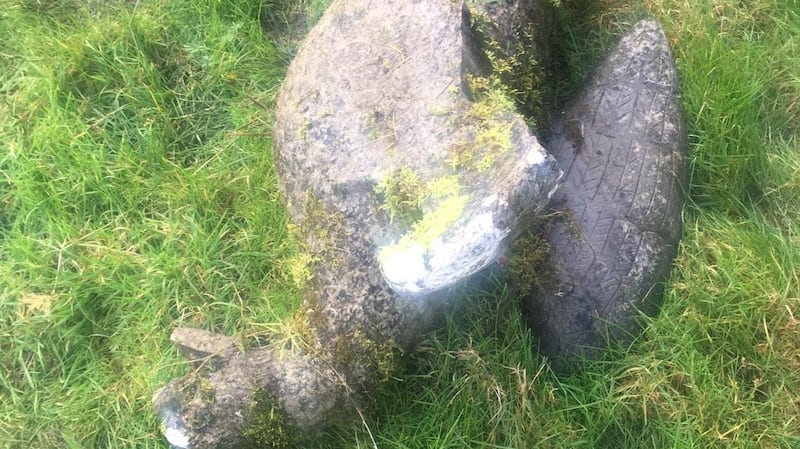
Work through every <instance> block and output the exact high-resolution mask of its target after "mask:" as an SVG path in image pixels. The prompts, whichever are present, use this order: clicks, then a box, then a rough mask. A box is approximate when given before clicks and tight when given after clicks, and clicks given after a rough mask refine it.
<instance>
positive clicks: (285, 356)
mask: <svg viewBox="0 0 800 449" xmlns="http://www.w3.org/2000/svg"><path fill="white" fill-rule="evenodd" d="M553 13H554V11H553V9H552V6H551V4H550V2H549V0H529V1H525V0H509V1H502V2H494V1H485V0H481V1H477V0H475V1H466V2H461V1H452V0H425V1H422V0H372V1H369V2H365V1H357V0H335V1H334V2H333V4H332V5H331V6H330V8H329V9H328V11H327V12H326V13H325V15H324V16H323V17H322V19H321V20H320V22H319V23H318V24H317V25H316V26H315V27H314V28H313V30H312V31H311V32H310V34H309V35H308V37H307V39H306V40H305V42H304V43H303V45H302V47H301V48H300V49H299V51H298V54H297V56H296V58H295V60H294V61H293V62H292V64H291V66H290V67H289V70H288V73H287V75H286V80H285V82H284V84H283V86H282V88H281V90H280V93H279V96H278V100H277V110H276V121H275V129H274V135H273V143H274V152H275V154H274V157H275V163H276V168H277V170H278V174H279V182H280V185H281V188H282V193H283V199H284V201H285V203H286V207H287V210H288V212H289V215H290V217H291V220H292V222H293V224H294V228H295V230H296V231H297V234H298V236H299V237H300V238H301V239H302V240H303V241H304V242H305V246H306V252H307V257H306V259H307V260H308V261H309V267H308V270H309V272H311V273H313V277H311V279H309V280H308V281H307V285H306V288H305V293H304V302H303V306H302V310H301V311H299V312H298V314H297V315H296V316H295V317H294V318H293V319H292V320H289V321H288V322H287V325H286V326H285V327H286V328H290V329H291V331H290V332H288V333H287V335H274V336H272V340H271V341H269V342H267V343H265V344H263V345H261V346H259V347H253V348H246V350H240V349H239V348H238V346H237V345H236V344H234V342H233V340H231V339H230V338H228V337H222V336H218V335H214V334H209V333H206V332H203V331H197V330H194V331H193V330H187V329H176V330H175V332H174V333H173V336H172V340H173V342H174V343H175V344H176V345H177V346H178V347H179V348H180V349H181V350H182V351H183V352H184V353H187V354H189V355H190V357H199V358H200V360H199V362H200V363H198V364H197V369H196V371H195V372H193V373H191V374H189V375H187V376H184V377H183V378H179V379H176V380H173V381H172V382H170V383H169V384H168V385H166V386H164V387H163V388H161V389H160V390H159V391H157V392H156V394H155V395H154V405H155V408H156V410H157V412H158V413H159V414H160V416H161V418H162V420H163V423H164V428H165V429H164V432H165V435H166V436H167V439H168V440H169V441H170V443H171V444H172V445H173V446H174V447H176V448H181V449H186V448H191V449H207V448H232V447H241V446H246V445H252V446H255V447H261V446H265V447H280V446H281V445H285V444H289V443H292V442H294V441H297V440H300V439H303V438H306V437H309V436H313V435H314V434H317V433H318V432H319V431H321V430H324V429H325V428H326V426H327V425H329V424H331V423H332V422H334V421H336V420H337V419H343V417H344V419H346V418H347V417H353V416H354V414H360V413H361V410H362V405H363V404H366V403H367V402H368V401H367V399H368V397H369V394H370V392H371V391H374V389H375V388H376V387H377V386H378V385H379V384H380V383H381V382H383V381H385V380H386V379H388V377H389V376H390V374H391V373H392V371H393V369H394V361H395V358H396V357H397V356H398V355H399V354H401V353H403V352H404V351H408V350H410V349H412V348H413V346H414V344H415V343H416V342H417V341H418V339H419V338H421V336H422V335H423V334H424V333H425V332H427V331H430V330H432V329H433V328H434V327H435V326H436V325H437V324H438V323H439V322H440V320H441V318H442V317H443V313H444V311H445V310H447V309H448V308H449V307H453V306H455V305H457V303H458V298H459V297H461V296H463V293H465V292H466V291H468V290H469V289H470V288H471V287H472V286H473V284H475V283H476V282H478V280H479V279H480V277H481V276H480V273H481V272H482V271H484V270H486V269H487V267H490V266H492V265H493V262H495V261H496V260H497V259H498V257H500V256H501V255H503V254H505V253H506V252H507V251H508V245H509V242H510V241H511V240H512V239H513V238H514V237H515V236H516V234H517V233H519V232H520V231H521V230H523V229H525V228H527V227H529V226H530V225H531V223H532V222H533V221H534V219H535V217H536V216H537V215H538V214H539V213H540V211H541V210H542V209H543V208H544V207H545V206H546V205H547V204H548V202H549V200H550V198H551V196H552V195H553V194H554V192H555V190H556V187H557V184H558V180H559V178H560V177H561V171H560V170H559V169H558V168H557V167H556V163H555V161H554V159H553V158H552V157H551V156H550V155H548V154H547V152H546V151H545V150H544V148H543V147H542V146H541V145H540V143H539V142H538V140H537V139H536V137H535V136H533V135H532V134H531V132H530V130H529V128H528V126H527V124H526V122H525V121H524V119H523V117H522V116H520V115H519V114H518V113H517V112H516V110H515V104H514V101H513V100H512V98H513V96H514V94H515V93H519V92H521V91H520V90H518V89H517V90H515V89H511V88H509V87H508V86H507V85H506V84H504V82H503V78H504V77H505V78H509V77H510V76H509V74H510V73H512V72H513V73H514V75H513V76H511V77H510V78H514V79H520V80H527V81H529V82H534V81H535V80H541V79H543V67H546V66H547V63H546V59H547V58H548V57H549V51H548V50H547V48H546V46H545V44H546V43H547V42H549V40H550V39H549V33H550V32H551V26H552V24H553V23H554V17H553ZM523 56H524V57H525V58H528V62H527V63H523V61H524V58H523ZM520 68H525V69H527V72H525V71H520V70H518V69H520ZM534 84H535V83H534ZM524 93H525V94H534V92H532V91H531V92H527V91H526V92H524ZM534 96H535V95H534Z"/></svg>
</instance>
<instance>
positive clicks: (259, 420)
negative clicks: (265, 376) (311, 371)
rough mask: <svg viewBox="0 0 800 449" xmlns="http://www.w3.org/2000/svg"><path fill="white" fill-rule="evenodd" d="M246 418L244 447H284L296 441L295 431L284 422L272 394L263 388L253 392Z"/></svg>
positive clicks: (270, 448) (284, 419)
mask: <svg viewBox="0 0 800 449" xmlns="http://www.w3.org/2000/svg"><path fill="white" fill-rule="evenodd" d="M246 419H247V426H246V427H245V428H244V429H243V430H242V436H243V439H244V444H243V447H245V448H246V449H284V448H288V447H290V444H291V443H292V442H294V441H297V437H298V434H297V432H295V431H294V430H293V429H292V427H291V426H290V425H289V423H287V422H286V418H285V417H284V413H283V412H282V411H281V410H280V409H279V408H278V406H277V402H276V401H275V400H274V398H273V397H272V395H270V394H269V392H267V391H266V390H264V389H260V388H259V389H257V390H255V391H254V392H253V401H252V402H251V404H250V408H249V409H248V410H247V414H246Z"/></svg>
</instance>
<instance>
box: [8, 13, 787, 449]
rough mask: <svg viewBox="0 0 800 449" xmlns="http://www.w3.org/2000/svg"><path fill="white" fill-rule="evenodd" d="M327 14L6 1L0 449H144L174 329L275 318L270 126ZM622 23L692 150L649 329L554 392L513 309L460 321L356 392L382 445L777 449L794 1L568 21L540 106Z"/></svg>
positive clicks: (277, 229) (287, 279)
mask: <svg viewBox="0 0 800 449" xmlns="http://www.w3.org/2000/svg"><path fill="white" fill-rule="evenodd" d="M324 3H325V2H324V1H319V0H308V1H304V2H289V1H280V0H272V1H264V2H262V1H258V0H251V1H243V2H219V1H213V0H193V1H191V2H150V1H140V2H94V1H88V2H80V1H77V0H72V1H70V0H62V1H57V0H39V1H35V0H23V1H10V2H6V3H4V7H3V8H1V9H2V11H0V55H2V57H0V93H1V94H2V97H0V98H2V100H0V147H1V148H2V150H0V447H8V448H18V447H28V448H123V447H124V448H145V447H147V448H166V447H167V445H166V442H165V441H164V440H163V438H161V437H160V434H159V426H158V423H157V421H156V419H155V417H154V416H153V415H152V413H151V411H150V405H149V401H150V396H151V394H152V392H153V390H154V389H155V388H157V387H158V386H160V385H162V384H163V383H164V382H166V381H167V380H168V379H170V378H172V377H175V376H178V375H181V374H183V373H184V372H185V369H186V368H185V366H184V365H182V363H181V361H180V359H179V358H178V356H177V354H176V352H175V351H174V349H173V348H171V347H170V345H169V342H168V335H169V332H170V329H171V328H172V327H173V326H175V325H186V326H196V327H201V328H205V329H209V330H213V331H219V332H223V333H227V334H237V335H247V334H252V333H256V332H258V331H259V330H261V329H264V328H265V327H267V326H269V323H273V322H275V321H276V320H279V319H281V318H282V317H285V316H287V315H289V314H290V313H291V312H292V311H293V310H294V308H295V307H296V306H297V304H298V301H299V292H298V291H297V288H296V287H295V283H294V282H293V275H292V267H293V263H292V262H293V260H295V258H296V257H297V248H296V245H295V244H294V242H292V241H291V240H290V238H289V237H288V231H287V226H286V217H285V213H284V211H283V208H282V206H281V203H280V199H279V195H278V190H277V187H276V181H275V176H274V172H273V168H272V162H271V156H270V137H269V136H270V128H271V121H272V117H271V107H272V105H273V100H274V95H275V92H276V90H277V88H278V86H279V85H280V81H281V77H282V76H283V73H284V70H285V67H286V65H287V63H288V61H289V60H290V59H291V55H292V52H293V51H294V49H295V48H296V46H297V43H298V39H299V38H300V36H302V34H303V32H304V30H305V29H306V26H307V23H308V22H310V21H313V18H314V17H317V16H318V15H319V14H320V12H321V11H322V10H323V8H324ZM578 3H581V4H578ZM646 14H647V15H650V14H652V15H655V16H657V17H658V18H659V19H661V20H662V22H663V23H664V25H665V27H666V30H667V33H668V35H669V38H670V41H671V42H672V44H673V47H674V50H675V55H676V58H677V61H678V67H679V71H680V74H681V78H682V87H683V93H682V100H683V103H684V107H685V109H686V112H687V116H688V118H689V129H690V141H691V161H690V163H691V185H690V191H689V192H688V193H689V195H690V196H689V197H690V204H689V206H688V207H687V210H686V212H685V228H684V239H683V241H682V245H681V249H680V254H679V256H678V259H677V261H676V266H675V269H674V273H673V278H672V281H671V282H670V285H669V286H668V288H667V293H666V298H665V303H664V308H663V310H662V313H661V314H660V315H659V316H658V317H656V318H654V319H652V320H651V321H650V326H649V327H648V329H647V331H646V332H645V333H644V334H643V335H642V336H641V338H639V339H638V341H637V342H635V343H634V344H633V345H632V346H631V347H630V348H620V349H618V350H617V353H616V354H614V356H613V357H610V358H609V359H608V360H605V361H600V362H597V363H594V364H591V365H589V366H588V367H587V368H586V369H585V370H583V371H581V372H579V373H576V374H573V375H571V376H568V377H560V378H559V377H556V376H555V375H554V374H553V373H551V372H550V371H549V369H548V366H547V363H546V360H544V359H542V358H541V357H540V356H538V355H537V354H536V353H535V351H531V350H530V339H529V336H528V332H527V330H526V329H525V326H524V323H523V322H522V321H521V319H520V316H519V312H518V307H517V305H516V303H515V301H514V298H513V297H512V296H511V295H509V294H505V295H501V297H500V298H482V299H477V300H476V302H477V304H476V307H475V308H474V311H473V312H471V313H468V314H467V316H464V317H459V318H458V319H455V318H454V319H453V320H452V322H451V323H450V325H449V326H448V327H447V328H446V329H444V330H442V331H441V332H438V333H435V334H433V335H431V336H430V337H429V338H427V339H426V341H425V342H424V343H423V344H422V345H421V346H420V348H419V349H418V350H417V351H416V352H415V353H414V354H411V357H410V360H409V362H410V363H409V368H408V370H407V373H406V374H404V375H403V376H402V377H400V378H398V379H397V380H395V381H394V382H391V383H390V385H389V387H388V388H387V391H385V392H384V393H383V394H382V395H381V396H380V397H379V398H378V401H377V405H376V407H375V408H374V410H373V413H372V419H371V420H370V421H369V423H368V424H369V431H370V432H371V435H372V436H373V437H374V438H375V440H376V443H377V446H378V447H381V448H442V449H443V448H462V447H485V448H505V447H513V448H523V447H524V448H529V447H530V448H533V447H542V448H549V447H552V448H602V447H608V448H620V447H622V448H637V447H648V448H653V447H656V448H666V447H675V448H684V447H685V448H706V447H708V448H711V447H714V448H719V447H723V448H726V447H729V448H787V449H789V448H797V447H800V399H798V398H800V279H798V278H799V277H800V271H798V268H797V267H798V266H800V141H799V140H798V131H800V125H799V124H800V2H798V1H796V0H753V1H750V2H739V1H734V0H703V1H698V2H685V1H678V0H644V1H641V2H624V1H621V0H619V1H615V0H597V1H594V2H589V3H587V2H573V3H568V2H565V6H564V10H563V11H562V16H563V17H562V19H563V21H564V22H565V24H566V25H567V26H566V27H565V31H564V32H563V35H562V36H561V40H560V42H561V47H562V52H563V54H564V57H565V60H566V61H567V62H566V64H565V70H564V73H565V76H564V77H563V78H564V83H563V86H562V89H563V90H564V91H569V90H570V89H572V88H574V86H576V85H577V84H578V83H579V81H580V80H581V79H583V78H584V77H585V76H586V75H587V74H588V73H589V71H590V69H591V65H592V64H593V63H594V62H596V61H597V60H599V58H600V57H601V55H602V54H603V53H604V52H605V51H606V50H607V49H608V48H609V47H610V46H611V45H612V44H613V41H614V38H613V36H616V35H619V33H620V32H622V31H623V30H625V29H626V28H627V27H628V26H629V25H630V24H631V23H632V22H633V21H634V20H635V18H637V17H641V16H643V15H646ZM262 16H263V20H264V21H265V24H266V29H267V32H266V39H265V35H264V34H265V33H263V32H262V28H261V23H260V20H259V17H262ZM307 17H310V19H309V18H307ZM323 444H324V445H326V446H328V447H331V448H362V447H373V443H372V439H371V437H370V433H368V432H367V431H366V429H365V428H364V427H356V428H352V429H351V428H342V429H335V430H333V431H332V432H331V435H330V438H328V439H326V440H325V441H324V442H323Z"/></svg>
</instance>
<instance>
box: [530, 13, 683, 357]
mask: <svg viewBox="0 0 800 449" xmlns="http://www.w3.org/2000/svg"><path fill="white" fill-rule="evenodd" d="M547 148H548V149H549V150H550V151H551V152H552V154H553V156H554V157H555V158H556V159H557V160H558V163H559V166H560V167H561V168H562V170H564V173H565V175H564V179H563V183H562V186H561V187H560V188H559V191H558V193H557V194H556V195H555V196H554V198H553V205H554V208H555V209H556V210H557V211H559V212H560V213H559V214H558V215H559V218H557V219H555V220H554V221H553V222H552V223H550V226H549V229H548V231H547V240H548V241H549V245H550V252H549V255H548V258H547V260H545V262H544V266H546V267H549V269H551V270H552V272H553V274H552V279H547V278H545V279H542V280H541V281H540V285H542V286H543V287H542V288H540V289H539V290H538V291H535V292H534V293H532V294H531V295H529V296H528V297H527V298H526V299H525V309H526V312H527V316H528V320H529V322H530V325H531V328H532V331H533V332H534V334H535V335H536V336H537V337H538V343H539V346H540V348H541V350H542V351H543V352H544V353H545V354H546V355H548V356H549V357H550V358H551V359H552V362H553V364H554V366H555V367H556V368H557V369H562V370H564V369H567V368H569V366H571V365H573V364H574V363H575V362H577V361H578V360H579V359H581V358H597V357H599V356H601V355H602V354H603V352H604V351H605V350H606V349H607V348H608V347H609V345H610V344H626V343H629V342H630V341H631V340H632V339H633V338H635V337H636V336H637V335H638V334H639V331H640V320H639V318H640V317H641V316H642V314H646V315H653V314H655V313H656V312H657V310H658V304H659V302H660V300H661V296H662V292H663V283H664V281H665V280H666V279H667V277H668V276H669V273H670V270H671V266H672V260H673V258H674V257H675V254H676V251H677V247H678V242H679V239H680V234H681V210H682V207H683V204H684V199H685V194H686V190H685V188H686V164H687V135H686V126H685V119H684V115H683V111H682V109H681V104H680V102H679V99H678V76H677V73H676V70H675V66H674V60H673V56H672V53H671V51H670V48H669V44H668V42H667V38H666V36H665V35H664V33H663V31H662V29H661V27H660V26H659V25H658V23H656V22H655V21H653V20H645V21H642V22H639V23H638V24H636V25H635V26H634V27H633V29H632V30H631V31H630V32H629V33H628V34H626V35H625V36H624V37H623V38H622V40H621V41H620V43H619V44H618V45H617V47H616V48H615V49H614V50H613V51H612V52H611V54H610V55H609V56H608V57H607V58H606V60H605V61H604V62H603V63H602V64H601V65H600V67H599V68H598V69H597V71H596V74H595V75H594V76H593V77H592V79H591V80H590V81H589V82H588V84H587V85H586V86H585V87H584V89H583V91H582V93H580V94H579V95H578V97H577V98H576V99H575V100H574V102H573V103H572V104H571V106H569V107H568V108H567V110H566V111H564V113H563V114H562V116H561V117H560V119H559V120H557V121H556V122H555V123H554V125H553V127H552V130H551V137H550V139H549V141H548V143H547Z"/></svg>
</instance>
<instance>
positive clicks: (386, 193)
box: [375, 167, 430, 224]
mask: <svg viewBox="0 0 800 449" xmlns="http://www.w3.org/2000/svg"><path fill="white" fill-rule="evenodd" d="M375 192H376V193H378V194H379V195H381V196H382V197H383V205H382V206H381V209H383V210H385V211H386V212H387V213H388V214H389V220H391V221H392V222H395V221H398V222H400V223H401V224H410V223H413V222H415V221H417V220H419V219H420V218H422V203H423V202H424V201H425V200H426V199H427V198H428V196H430V192H429V191H428V188H427V184H426V182H425V181H424V180H423V179H422V178H421V177H420V176H419V175H418V174H417V173H416V172H415V171H414V170H412V169H411V168H409V167H403V168H401V169H399V170H395V171H394V172H392V173H390V174H389V175H387V176H385V177H384V178H383V179H382V180H381V181H380V182H379V183H378V185H376V186H375Z"/></svg>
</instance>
